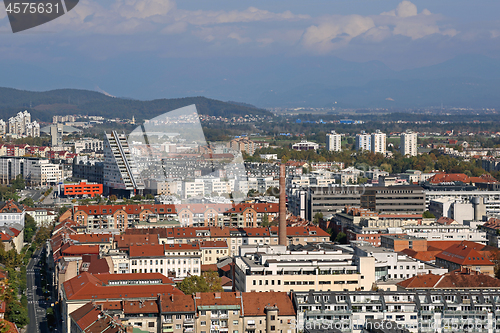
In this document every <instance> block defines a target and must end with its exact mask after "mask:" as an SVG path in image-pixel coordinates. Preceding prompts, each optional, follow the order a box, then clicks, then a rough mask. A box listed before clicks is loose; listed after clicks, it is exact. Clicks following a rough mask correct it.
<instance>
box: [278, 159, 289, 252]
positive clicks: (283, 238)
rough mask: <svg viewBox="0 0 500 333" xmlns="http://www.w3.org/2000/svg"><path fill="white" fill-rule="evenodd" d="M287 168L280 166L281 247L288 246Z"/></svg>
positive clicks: (279, 233) (283, 165)
mask: <svg viewBox="0 0 500 333" xmlns="http://www.w3.org/2000/svg"><path fill="white" fill-rule="evenodd" d="M285 180H286V167H285V164H281V165H280V217H279V218H280V219H279V223H280V224H279V230H278V236H279V245H285V246H286V245H287V241H286V240H287V238H286V194H285V192H286V181H285Z"/></svg>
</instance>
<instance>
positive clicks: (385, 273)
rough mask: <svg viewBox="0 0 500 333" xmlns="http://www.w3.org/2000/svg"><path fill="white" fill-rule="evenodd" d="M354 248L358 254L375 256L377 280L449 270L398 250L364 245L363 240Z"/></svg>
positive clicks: (443, 272) (406, 277)
mask: <svg viewBox="0 0 500 333" xmlns="http://www.w3.org/2000/svg"><path fill="white" fill-rule="evenodd" d="M364 244H366V243H364ZM354 250H355V251H354V253H355V254H356V255H358V256H361V257H373V258H375V279H376V281H388V280H396V279H408V278H410V277H414V276H417V275H421V274H431V273H432V274H437V275H440V274H445V273H447V272H448V270H447V269H445V268H441V267H438V266H436V265H431V264H428V263H424V262H421V261H418V260H416V259H414V258H411V257H408V256H407V255H404V254H402V253H399V252H398V251H394V250H391V249H387V248H382V247H375V246H372V245H363V243H362V242H360V243H359V244H355V245H354Z"/></svg>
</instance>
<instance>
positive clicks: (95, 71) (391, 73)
mask: <svg viewBox="0 0 500 333" xmlns="http://www.w3.org/2000/svg"><path fill="white" fill-rule="evenodd" d="M131 64H135V65H131ZM41 66H44V65H43V64H40V65H33V64H26V63H23V62H21V61H19V62H16V61H10V62H3V63H0V72H1V73H2V75H1V76H0V86H6V87H15V88H20V89H26V90H48V89H58V88H67V87H72V88H79V89H86V90H100V89H101V88H102V91H106V92H107V93H109V94H111V95H115V96H126V97H128V98H134V99H140V100H155V99H158V98H179V97H185V96H205V97H207V98H213V99H217V100H224V101H237V102H236V103H235V102H231V104H233V105H237V106H241V107H249V108H252V106H251V105H256V106H258V107H280V106H281V107H282V106H286V107H298V106H306V107H307V106H311V107H325V106H332V105H336V106H339V107H345V108H376V107H384V108H394V109H399V110H401V109H404V108H414V107H430V106H441V104H443V105H444V106H445V107H475V108H479V107H494V108H498V107H499V106H500V94H499V93H498V92H499V91H500V60H499V59H492V58H488V57H485V56H480V55H462V56H458V57H456V58H454V59H451V60H448V61H445V62H443V63H440V64H437V65H433V66H428V67H421V68H415V69H410V70H401V71H396V70H393V69H391V68H389V67H388V66H386V65H385V64H383V63H382V62H379V61H371V62H365V63H357V62H351V61H346V60H342V59H339V58H335V57H331V56H322V57H319V56H318V57H316V58H313V57H310V56H309V57H277V56H274V57H272V56H268V57H262V58H259V57H252V58H250V57H248V58H241V57H240V58H207V59H195V58H182V59H180V58H169V59H157V60H154V59H153V60H151V61H149V62H138V61H137V59H133V58H130V59H126V58H120V59H119V60H116V59H110V60H103V61H101V62H98V63H96V64H91V63H90V64H80V65H79V67H75V68H70V69H71V72H72V74H71V75H67V74H66V72H65V68H64V66H60V68H59V67H57V68H48V67H47V68H45V67H41ZM82 68H83V69H82ZM77 73H78V74H77ZM63 91H66V90H63ZM89 96H91V95H90V92H89ZM60 97H61V98H62V99H63V100H64V101H62V102H59V103H67V99H68V98H67V97H64V96H60ZM105 97H106V96H104V95H102V96H100V97H98V98H97V97H95V98H97V99H98V100H99V103H103V102H106V101H109V100H108V99H106V98H105ZM86 98H90V97H88V96H87V97H83V96H82V97H81V100H80V101H78V100H73V98H72V100H71V104H72V105H73V104H74V103H78V102H79V103H83V101H84V100H85V99H86ZM94 102H97V100H93V102H89V103H90V105H94V106H93V109H92V108H91V107H90V105H88V108H89V110H92V111H93V112H94V111H99V109H100V105H97V104H93V103H94ZM115 102H116V101H115ZM335 102H336V103H335ZM1 103H3V102H2V101H1V100H0V104H1ZM27 103H29V101H27ZM129 103H130V104H127V103H126V102H125V99H121V100H120V103H119V104H115V105H116V106H118V105H120V106H127V107H130V108H139V109H140V110H142V111H141V112H142V113H145V112H147V110H146V109H141V107H139V105H148V107H151V106H153V107H154V106H155V105H157V103H158V102H156V101H151V102H148V103H150V104H140V103H139V102H138V101H135V100H132V101H129ZM162 103H163V102H162ZM169 103H170V102H169ZM179 103H180V104H182V103H181V102H179ZM244 103H247V104H244ZM160 104H161V103H160ZM174 104H176V103H173V102H172V103H171V105H174ZM207 104H208V102H207ZM249 104H251V105H249ZM80 105H81V104H80ZM176 105H177V104H176ZM226 110H229V109H226ZM124 111H125V112H127V110H124ZM134 112H136V110H134Z"/></svg>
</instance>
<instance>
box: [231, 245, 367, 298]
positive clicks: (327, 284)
mask: <svg viewBox="0 0 500 333" xmlns="http://www.w3.org/2000/svg"><path fill="white" fill-rule="evenodd" d="M234 264H235V276H234V279H233V283H234V284H235V287H236V289H237V290H240V291H245V292H249V291H257V292H265V291H269V290H272V291H282V292H288V291H290V290H294V291H307V290H310V289H314V290H345V289H347V290H351V291H354V290H356V289H361V290H364V289H370V288H371V287H372V284H373V283H374V282H375V259H374V258H373V257H356V256H354V255H353V253H352V252H345V251H343V249H342V248H340V247H336V246H332V245H331V244H328V243H323V244H319V243H318V244H314V245H307V246H299V247H294V248H292V249H291V250H287V249H286V247H285V246H276V245H275V246H263V247H261V246H245V247H241V248H240V255H239V256H237V257H236V258H235V259H234Z"/></svg>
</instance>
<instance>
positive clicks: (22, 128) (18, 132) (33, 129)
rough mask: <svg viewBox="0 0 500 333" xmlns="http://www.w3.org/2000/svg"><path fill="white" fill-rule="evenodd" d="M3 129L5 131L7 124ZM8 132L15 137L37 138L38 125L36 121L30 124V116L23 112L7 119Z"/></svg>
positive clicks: (38, 134) (38, 132) (38, 133)
mask: <svg viewBox="0 0 500 333" xmlns="http://www.w3.org/2000/svg"><path fill="white" fill-rule="evenodd" d="M3 127H4V129H7V124H5V125H4V126H3ZM8 132H9V134H10V135H12V136H16V137H22V136H32V137H39V136H40V125H39V124H38V123H37V122H36V121H33V122H31V114H30V113H29V112H28V111H27V110H25V111H24V112H19V113H18V114H17V115H16V116H15V117H11V118H9V123H8Z"/></svg>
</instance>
